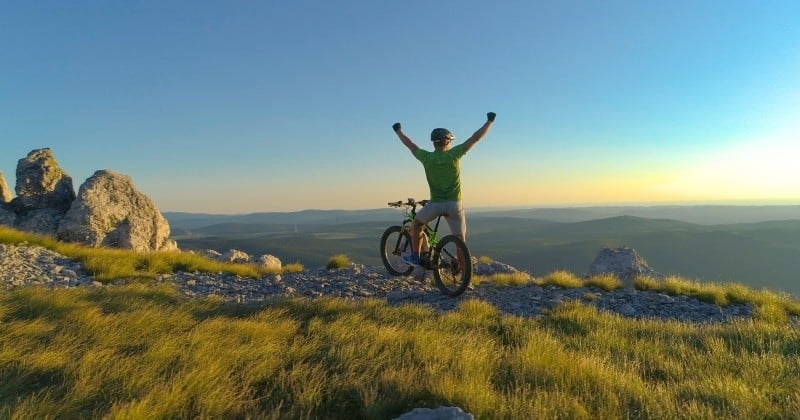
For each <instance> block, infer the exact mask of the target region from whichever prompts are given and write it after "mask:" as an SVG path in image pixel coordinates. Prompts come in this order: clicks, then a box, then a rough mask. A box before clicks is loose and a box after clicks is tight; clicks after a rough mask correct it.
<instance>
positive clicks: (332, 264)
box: [325, 254, 351, 270]
mask: <svg viewBox="0 0 800 420" xmlns="http://www.w3.org/2000/svg"><path fill="white" fill-rule="evenodd" d="M350 263H351V261H350V257H348V256H347V255H345V254H337V255H334V256H332V257H331V258H330V259H329V260H328V263H327V264H326V265H325V268H327V269H328V270H336V269H340V268H345V267H347V266H348V265H350Z"/></svg>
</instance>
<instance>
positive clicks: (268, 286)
mask: <svg viewBox="0 0 800 420" xmlns="http://www.w3.org/2000/svg"><path fill="white" fill-rule="evenodd" d="M0 267H2V272H0V287H5V288H13V287H20V286H26V285H38V286H41V287H48V288H71V287H114V284H113V283H112V284H111V285H108V286H104V285H103V284H101V283H100V282H97V281H95V279H94V277H92V275H91V274H89V273H86V272H85V271H83V270H82V268H81V266H80V264H78V263H77V262H75V261H74V260H70V259H68V258H66V257H64V256H62V255H59V254H57V253H55V252H52V251H49V250H47V249H44V248H40V247H34V246H17V245H2V244H0ZM479 270H484V268H479ZM484 272H485V271H484ZM155 282H156V283H160V284H172V285H174V286H175V287H176V288H177V289H178V290H179V292H180V293H181V294H183V295H185V296H188V297H191V298H198V297H206V296H217V297H219V298H221V299H223V300H225V301H230V302H238V303H257V302H265V301H269V300H272V299H276V298H282V297H306V298H311V299H314V298H321V297H338V298H343V299H348V300H359V299H367V298H375V299H385V300H386V301H387V302H388V303H389V304H390V305H402V304H419V305H424V306H428V307H430V308H432V309H433V310H435V311H436V312H447V311H451V310H453V309H456V308H457V307H458V306H459V304H461V303H462V302H464V301H465V300H467V299H478V300H482V301H486V302H488V303H490V304H492V305H493V306H495V307H496V308H498V310H500V311H501V312H503V313H506V314H511V315H517V316H522V317H538V316H542V315H544V314H546V313H547V312H548V311H550V310H552V309H554V308H556V307H558V306H560V305H562V304H563V303H565V302H569V301H580V302H583V303H585V304H589V305H594V306H595V307H597V308H598V309H600V310H603V311H608V312H612V313H616V314H620V315H622V316H626V317H631V318H639V319H642V318H656V319H672V320H680V321H685V322H694V323H701V322H726V321H730V320H733V319H736V318H742V317H749V316H752V313H753V308H752V307H751V306H750V305H746V304H741V305H729V306H725V307H720V306H717V305H714V304H711V303H706V302H702V301H699V300H697V299H694V298H691V297H687V296H668V295H666V294H663V293H656V292H648V291H639V290H635V289H630V288H625V289H617V290H614V291H610V292H607V291H604V290H602V289H599V288H594V287H582V288H576V289H563V288H560V287H555V286H536V285H526V286H498V285H494V284H490V283H482V284H479V285H477V286H475V287H474V290H470V291H467V292H466V293H464V294H463V295H462V296H461V297H459V298H455V299H454V298H450V297H447V296H444V295H443V294H441V293H440V292H439V290H438V289H437V288H436V286H435V285H433V284H432V279H431V277H430V276H428V277H427V278H424V279H418V278H414V277H412V276H409V277H393V276H390V275H388V273H387V272H386V270H385V269H384V268H383V267H375V266H363V265H360V264H351V265H350V266H349V267H347V268H343V269H338V270H327V269H325V268H318V269H311V270H305V271H303V272H299V273H292V274H283V275H280V274H277V275H265V276H262V277H261V278H258V279H251V278H241V277H237V276H234V275H230V274H210V273H185V272H178V273H175V274H165V275H158V276H157V277H156V279H155ZM119 283H121V282H119Z"/></svg>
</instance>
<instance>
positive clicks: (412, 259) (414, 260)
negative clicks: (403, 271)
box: [403, 254, 422, 267]
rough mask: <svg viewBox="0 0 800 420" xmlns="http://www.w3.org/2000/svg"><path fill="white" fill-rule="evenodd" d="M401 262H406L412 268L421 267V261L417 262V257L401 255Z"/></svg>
mask: <svg viewBox="0 0 800 420" xmlns="http://www.w3.org/2000/svg"><path fill="white" fill-rule="evenodd" d="M403 261H405V262H407V263H408V264H410V265H413V266H414V267H419V266H420V265H422V261H420V260H419V255H414V254H408V255H403Z"/></svg>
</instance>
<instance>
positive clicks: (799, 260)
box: [165, 206, 800, 295]
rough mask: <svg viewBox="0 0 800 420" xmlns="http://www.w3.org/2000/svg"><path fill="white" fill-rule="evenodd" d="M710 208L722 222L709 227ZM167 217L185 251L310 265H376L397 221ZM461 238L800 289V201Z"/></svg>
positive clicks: (538, 267) (555, 262)
mask: <svg viewBox="0 0 800 420" xmlns="http://www.w3.org/2000/svg"><path fill="white" fill-rule="evenodd" d="M714 210H717V211H718V212H719V214H720V216H719V217H718V218H717V221H718V222H719V223H711V222H713V221H714V219H713V218H712V214H713V211H714ZM620 213H621V214H620ZM641 214H649V215H652V217H642V216H640V215H641ZM598 215H599V216H601V217H597V218H592V217H594V216H598ZM792 215H794V216H795V218H794V219H791V218H790V217H791V216H792ZM165 216H166V217H167V219H168V220H169V222H170V225H171V226H172V227H173V238H174V239H176V240H177V241H178V243H179V246H180V247H181V248H182V249H195V250H202V249H216V250H227V249H230V248H236V249H240V250H243V251H246V252H248V253H250V254H256V255H259V254H265V253H269V254H273V255H276V256H277V257H279V258H280V259H281V260H282V261H284V262H293V261H300V262H302V263H303V264H305V265H306V266H310V267H313V266H319V265H323V264H324V263H325V261H327V259H328V258H330V256H331V255H334V254H339V253H345V254H348V255H349V256H351V258H352V259H353V260H355V261H358V262H361V263H365V264H380V257H379V254H378V241H379V238H380V236H381V234H382V232H383V230H384V229H386V227H388V226H389V225H391V224H398V223H399V221H400V219H401V218H400V213H399V212H397V211H392V210H363V211H340V210H315V211H305V212H295V213H261V214H253V215H239V216H226V215H192V214H185V213H183V214H174V213H165ZM602 216H605V217H602ZM656 216H658V217H656ZM770 218H776V219H775V220H771V219H770ZM442 226H444V228H443V230H444V231H447V228H446V224H444V223H443V224H442ZM467 237H468V242H469V245H470V249H471V250H472V252H473V255H476V256H481V255H488V256H490V257H492V258H494V259H496V260H500V261H503V262H506V263H508V264H511V265H513V266H515V267H518V268H520V269H522V270H526V271H528V272H530V273H532V274H534V275H537V276H538V275H543V274H546V273H548V272H551V271H554V270H557V269H566V270H568V271H571V272H574V273H576V274H583V273H586V271H587V270H588V268H589V266H590V265H591V263H592V261H593V259H594V257H595V255H597V252H598V251H599V250H600V249H601V248H602V247H617V246H622V245H625V246H630V247H632V248H634V249H636V250H637V251H638V252H639V253H640V254H641V255H642V256H643V257H644V258H645V259H646V260H647V261H648V263H649V264H650V265H651V266H652V267H653V268H654V269H656V270H657V271H659V272H661V273H664V274H680V275H682V276H685V277H690V278H696V279H698V280H707V281H723V282H741V283H744V284H747V285H749V286H752V287H768V288H771V289H775V290H781V291H785V292H788V293H791V294H794V295H800V278H799V277H800V276H798V266H800V207H798V206H766V207H763V208H761V207H756V206H753V207H736V206H720V207H719V208H715V207H714V206H703V207H700V208H695V207H643V208H639V207H630V208H623V207H618V208H605V207H604V208H578V209H562V211H561V212H559V211H556V209H540V210H536V209H533V210H512V211H509V210H500V211H483V212H478V211H476V212H471V213H469V214H468V235H467Z"/></svg>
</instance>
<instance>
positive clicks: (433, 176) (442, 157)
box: [392, 112, 495, 266]
mask: <svg viewBox="0 0 800 420" xmlns="http://www.w3.org/2000/svg"><path fill="white" fill-rule="evenodd" d="M486 117H487V118H486V123H484V124H483V126H481V128H479V129H478V130H477V131H476V132H475V133H473V134H472V136H470V138H468V139H467V140H466V141H464V143H461V144H459V145H458V146H455V147H452V148H451V147H450V143H452V141H453V139H455V136H453V133H451V132H450V131H449V130H447V129H444V128H435V129H434V130H433V131H432V132H431V141H432V142H433V147H434V151H433V152H429V151H427V150H423V149H421V148H419V146H417V145H416V144H414V142H413V141H412V140H411V139H410V138H408V136H406V135H405V134H404V133H403V130H402V128H401V127H400V123H395V124H394V125H392V128H393V129H394V132H395V133H397V137H399V138H400V141H401V142H403V144H404V145H405V146H406V147H408V150H410V151H411V154H413V155H414V157H415V158H417V160H419V161H420V162H422V166H423V167H424V168H425V177H426V178H427V180H428V188H429V189H430V193H431V202H430V204H428V205H427V206H425V207H423V208H422V209H421V210H420V211H419V212H418V213H417V215H416V217H414V223H412V225H411V248H412V253H411V254H410V255H407V256H403V259H404V260H405V261H406V262H407V263H409V264H411V265H414V266H419V265H421V264H422V262H421V261H420V251H421V248H422V227H423V226H424V225H425V224H426V223H428V222H430V221H432V220H433V219H435V218H437V217H438V216H440V215H441V216H444V218H445V220H447V225H448V226H449V227H450V232H451V233H452V234H453V235H456V236H458V237H459V238H461V239H462V240H464V241H466V235H467V223H466V220H465V218H464V206H463V205H462V204H461V171H460V167H459V161H460V160H461V157H463V156H464V154H466V153H467V152H468V151H469V150H470V149H472V146H475V144H476V143H477V142H478V141H480V140H481V139H482V138H483V137H484V136H486V134H487V133H488V132H489V129H490V128H491V127H492V124H493V123H494V118H495V113H494V112H490V113H488V114H486Z"/></svg>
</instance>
